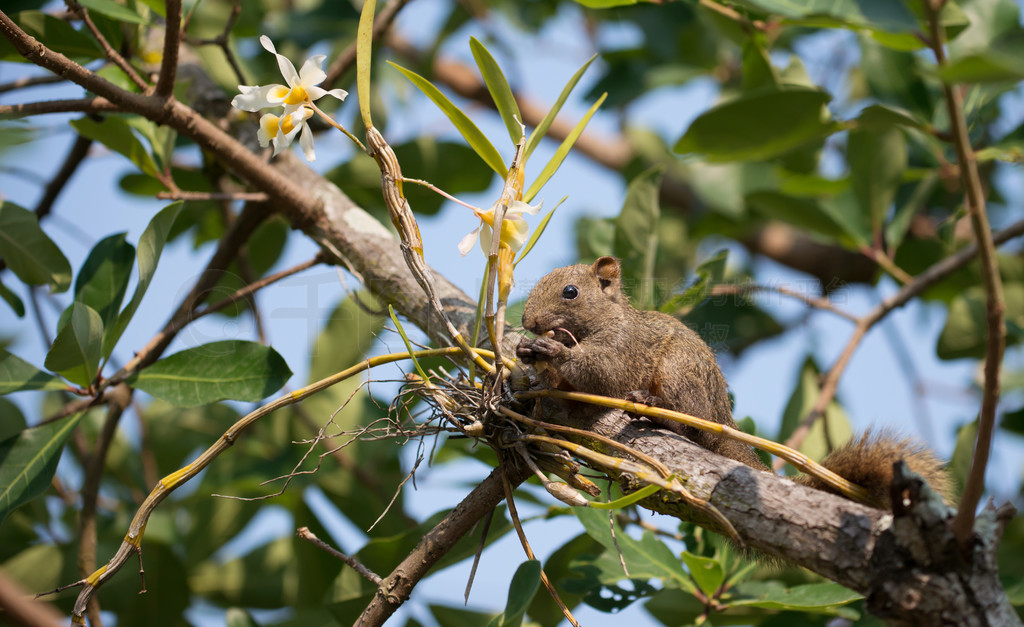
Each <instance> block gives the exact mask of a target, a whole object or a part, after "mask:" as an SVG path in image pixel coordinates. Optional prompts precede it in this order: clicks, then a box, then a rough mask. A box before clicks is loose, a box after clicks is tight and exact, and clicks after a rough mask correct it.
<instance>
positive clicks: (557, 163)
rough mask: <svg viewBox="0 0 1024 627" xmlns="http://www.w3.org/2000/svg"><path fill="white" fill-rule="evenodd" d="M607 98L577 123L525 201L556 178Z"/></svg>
mask: <svg viewBox="0 0 1024 627" xmlns="http://www.w3.org/2000/svg"><path fill="white" fill-rule="evenodd" d="M607 97H608V94H607V93H604V94H601V97H600V98H598V99H597V102H595V103H594V104H593V106H591V107H590V110H589V111H587V114H586V115H584V116H583V119H582V120H580V121H579V122H577V123H576V126H574V127H573V129H572V131H571V132H570V133H569V136H568V137H566V138H565V141H563V142H562V144H561V145H560V146H559V147H558V150H556V151H555V154H554V155H552V157H551V160H550V161H548V163H547V165H545V166H544V169H543V170H541V171H540V174H539V175H538V176H537V178H536V179H534V181H533V183H532V184H531V185H530V189H528V190H527V191H526V194H524V195H523V200H524V201H526V202H530V201H532V200H533V199H534V197H536V196H537V193H538V192H540V189H541V188H542V187H544V184H545V183H547V182H548V180H549V179H550V178H551V177H552V176H554V174H555V172H557V171H558V168H559V167H561V165H562V161H564V160H565V157H566V155H568V154H569V151H570V150H571V149H572V147H573V144H575V143H576V140H577V139H579V137H580V135H581V134H582V133H583V129H584V128H586V127H587V123H588V122H590V118H592V117H593V116H594V113H595V112H596V111H597V109H598V107H600V106H601V103H603V102H604V99H605V98H607Z"/></svg>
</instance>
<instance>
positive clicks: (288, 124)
mask: <svg viewBox="0 0 1024 627" xmlns="http://www.w3.org/2000/svg"><path fill="white" fill-rule="evenodd" d="M293 130H295V123H294V122H292V116H290V115H289V116H287V117H285V118H284V119H282V120H281V132H282V133H284V134H285V135H287V134H288V133H291V132H292V131H293Z"/></svg>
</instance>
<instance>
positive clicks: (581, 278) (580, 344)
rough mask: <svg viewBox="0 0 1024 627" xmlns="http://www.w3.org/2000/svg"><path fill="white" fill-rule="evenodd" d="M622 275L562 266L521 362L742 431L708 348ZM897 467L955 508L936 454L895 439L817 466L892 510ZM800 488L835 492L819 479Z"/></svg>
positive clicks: (733, 445)
mask: <svg viewBox="0 0 1024 627" xmlns="http://www.w3.org/2000/svg"><path fill="white" fill-rule="evenodd" d="M621 277H622V267H621V265H620V262H619V260H618V259H616V258H614V257H601V258H600V259H598V260H597V261H595V262H594V263H593V265H589V266H588V265H586V264H577V265H572V266H566V267H564V268H557V269H555V270H554V271H552V272H551V273H550V274H548V275H546V276H545V277H543V278H542V279H541V280H540V281H539V282H538V283H537V285H536V286H534V288H533V290H531V292H530V295H529V297H528V298H527V300H526V307H525V308H524V310H523V326H524V327H525V328H526V329H527V330H529V331H531V332H532V333H534V334H535V335H537V337H535V338H523V339H522V340H521V341H520V343H519V346H518V347H517V349H516V356H517V357H518V358H519V359H520V360H522V361H523V362H524V363H526V364H533V365H534V367H535V370H536V371H537V372H538V375H539V376H540V378H541V380H542V381H543V382H544V383H546V384H547V385H548V386H549V387H553V388H557V389H565V390H576V391H580V392H589V393H593V394H600V395H603V396H610V397H615V398H623V399H626V400H631V401H635V402H642V403H644V404H647V405H654V406H659V407H663V408H666V409H671V410H674V411H678V412H681V413H685V414H690V415H692V416H697V417H699V418H704V419H705V420H710V421H712V422H716V423H719V424H722V425H726V426H729V427H733V428H736V422H735V421H734V420H733V418H732V407H731V404H730V401H729V394H728V388H727V385H726V382H725V377H723V376H722V371H721V370H720V369H719V367H718V362H717V361H716V360H715V354H714V352H713V351H712V350H711V348H710V347H709V346H708V345H707V344H705V343H704V341H703V340H702V339H701V338H700V336H699V335H697V333H695V332H694V331H693V330H691V329H690V328H689V327H687V326H686V325H685V324H683V323H682V322H680V321H679V320H677V319H676V318H674V317H672V316H670V315H668V314H664V313H661V312H658V311H643V310H639V309H636V308H634V307H633V306H632V305H631V304H630V303H629V299H628V298H627V297H626V295H625V294H624V293H623V292H622V279H621ZM656 422H658V424H660V425H661V426H665V427H668V428H669V429H671V430H672V431H674V432H676V433H679V434H681V435H683V436H685V437H687V438H688V439H690V440H691V441H693V442H695V443H696V444H699V445H700V446H702V447H704V448H706V449H708V450H710V451H712V452H714V453H717V454H719V455H722V456H724V457H728V458H730V459H734V460H736V461H739V462H742V463H744V464H746V465H747V466H750V467H751V468H755V469H757V470H764V471H769V468H768V467H767V466H765V465H764V464H763V463H762V462H761V460H760V459H759V458H758V457H757V455H756V454H755V453H754V449H753V448H751V447H750V446H748V445H746V444H743V443H741V442H737V441H735V440H730V439H727V438H724V437H720V436H719V435H717V434H714V433H709V432H707V431H701V430H699V429H695V428H693V427H688V426H684V425H681V424H679V423H676V422H671V421H661V420H656ZM898 460H902V461H903V462H904V463H906V464H907V466H908V467H909V468H910V469H911V470H913V471H914V472H916V473H917V474H919V475H921V476H922V477H924V478H925V480H926V481H928V483H929V485H930V486H931V487H932V489H934V490H936V491H937V492H939V493H940V494H942V495H943V497H944V498H945V499H946V500H947V501H950V502H951V501H952V498H951V485H950V481H949V478H948V475H947V473H946V471H945V469H944V467H943V464H942V463H941V461H940V460H939V459H938V458H937V457H936V456H935V454H934V453H932V452H931V451H930V450H929V449H928V448H927V447H925V446H923V445H921V444H919V443H916V442H914V441H913V440H911V439H908V438H902V437H900V436H898V435H896V434H894V433H892V432H890V431H880V432H876V433H871V432H866V433H864V434H863V435H862V436H861V437H860V438H856V439H853V440H851V441H850V442H848V443H847V444H846V445H844V446H842V447H840V448H838V449H836V450H835V451H833V452H832V453H830V454H829V455H828V456H827V457H825V459H824V460H823V461H822V462H821V464H822V465H823V466H825V467H826V468H828V469H829V470H832V471H833V472H835V473H837V474H839V475H840V476H842V477H844V478H846V479H848V480H850V481H852V482H854V483H857V484H859V485H861V486H863V487H864V488H866V489H867V490H868V492H869V493H870V495H871V498H872V500H874V501H876V502H877V503H885V504H889V503H890V496H889V493H890V491H889V486H890V484H891V483H892V476H893V468H892V465H893V462H895V461H898ZM796 481H797V482H798V483H801V484H803V485H807V486H809V487H812V488H817V489H821V490H826V491H830V492H831V491H833V490H831V489H830V488H829V487H828V486H827V485H825V484H824V483H823V482H822V481H821V480H819V479H817V478H815V477H810V476H800V477H798V478H796ZM888 509H891V506H890V507H888Z"/></svg>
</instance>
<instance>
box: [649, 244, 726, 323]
mask: <svg viewBox="0 0 1024 627" xmlns="http://www.w3.org/2000/svg"><path fill="white" fill-rule="evenodd" d="M728 261H729V251H728V250H727V249H722V250H720V251H718V252H717V253H715V254H714V255H713V256H711V257H709V258H707V259H705V260H704V261H702V262H701V263H700V265H698V266H697V268H696V269H695V270H694V272H695V274H696V275H697V280H696V281H694V283H693V285H691V286H690V287H688V288H686V290H685V291H683V293H682V294H678V295H676V296H673V297H672V298H670V299H669V300H667V301H666V302H664V303H663V304H661V305H660V306H659V307H658V310H659V311H661V312H663V313H667V314H669V315H674V314H675V313H676V312H678V311H679V310H681V309H684V308H692V307H694V306H696V305H698V304H700V303H701V302H702V301H703V300H704V299H705V298H707V296H708V294H709V293H710V291H711V288H712V287H713V286H715V285H716V284H718V283H721V282H722V281H723V280H724V279H725V267H726V264H727V263H728Z"/></svg>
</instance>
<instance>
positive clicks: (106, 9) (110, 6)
mask: <svg viewBox="0 0 1024 627" xmlns="http://www.w3.org/2000/svg"><path fill="white" fill-rule="evenodd" d="M78 4H80V5H82V6H83V7H85V8H87V9H89V10H90V11H96V12H97V13H102V14H104V15H106V16H108V17H110V18H113V19H115V20H118V21H121V22H130V23H132V24H147V22H146V20H144V19H142V16H140V15H139V14H138V13H136V12H135V11H132V10H131V9H130V8H128V7H126V6H125V5H123V4H118V3H116V2H114V0H78Z"/></svg>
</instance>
